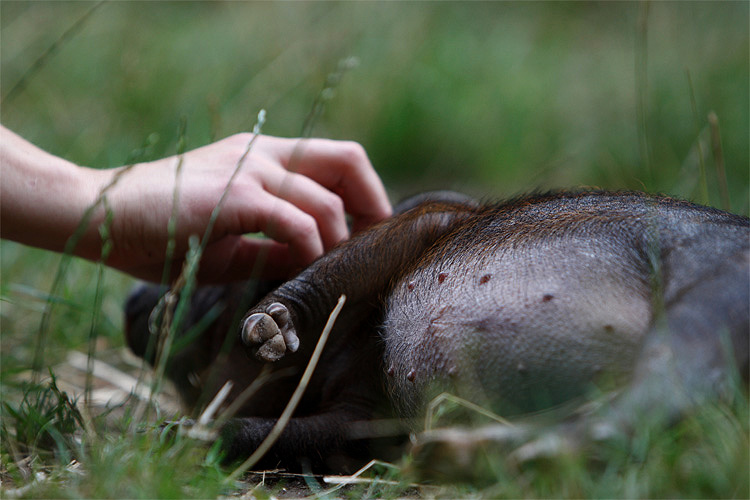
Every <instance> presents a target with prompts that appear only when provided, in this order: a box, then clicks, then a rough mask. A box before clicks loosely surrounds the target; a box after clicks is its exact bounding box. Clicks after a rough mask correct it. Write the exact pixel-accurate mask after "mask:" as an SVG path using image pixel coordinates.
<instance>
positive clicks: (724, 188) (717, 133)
mask: <svg viewBox="0 0 750 500" xmlns="http://www.w3.org/2000/svg"><path fill="white" fill-rule="evenodd" d="M708 126H709V127H710V128H711V150H712V151H713V156H714V168H716V178H717V180H718V182H719V197H720V198H721V208H723V209H724V210H726V211H731V210H732V203H731V200H730V199H729V187H728V184H727V172H726V170H725V169H724V148H722V146H721V130H720V129H719V117H718V116H716V113H715V112H713V111H711V112H710V113H709V114H708Z"/></svg>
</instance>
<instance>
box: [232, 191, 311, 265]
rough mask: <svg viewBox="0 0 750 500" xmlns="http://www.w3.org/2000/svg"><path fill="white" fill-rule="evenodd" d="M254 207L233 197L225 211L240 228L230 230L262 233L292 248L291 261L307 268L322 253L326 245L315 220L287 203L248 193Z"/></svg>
mask: <svg viewBox="0 0 750 500" xmlns="http://www.w3.org/2000/svg"><path fill="white" fill-rule="evenodd" d="M248 196H250V197H251V198H252V204H249V203H248V204H247V205H244V204H243V199H242V198H241V197H234V198H233V201H232V202H231V204H229V203H228V206H227V207H225V209H226V210H227V212H228V215H229V219H230V220H231V215H232V214H233V215H234V216H235V217H236V218H237V219H236V220H238V221H239V227H238V228H233V229H234V230H232V229H227V231H226V232H228V233H234V234H243V233H252V232H257V231H262V232H263V233H264V234H265V235H267V236H269V237H270V238H272V239H274V240H276V241H278V242H280V243H286V244H288V245H289V252H290V256H291V257H292V259H294V260H295V261H296V262H297V263H298V264H300V265H307V264H309V263H310V262H312V261H313V260H315V259H316V258H317V257H319V256H320V255H322V254H323V242H322V240H321V237H320V233H319V231H318V224H317V222H316V221H315V219H314V218H313V217H312V216H311V215H309V214H307V213H305V212H303V211H302V210H301V209H299V208H297V207H296V206H294V205H293V204H291V203H289V202H288V201H286V200H283V199H281V198H278V197H276V196H273V195H271V194H270V193H267V192H266V191H256V192H254V193H251V194H248Z"/></svg>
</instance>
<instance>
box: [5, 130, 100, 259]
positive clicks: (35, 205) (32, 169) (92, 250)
mask: <svg viewBox="0 0 750 500" xmlns="http://www.w3.org/2000/svg"><path fill="white" fill-rule="evenodd" d="M0 168H1V170H0V173H1V175H2V179H1V182H0V236H2V238H7V239H10V240H14V241H17V242H19V243H23V244H26V245H32V246H37V247H41V248H45V249H48V250H54V251H58V252H60V251H62V250H63V249H64V248H65V244H66V242H67V241H68V239H69V238H70V236H71V235H73V233H74V232H75V230H76V228H77V227H78V225H79V224H80V222H81V220H82V218H83V216H84V214H85V213H86V210H87V209H88V208H89V207H90V206H91V205H92V204H93V203H94V201H95V200H96V198H97V196H98V191H99V186H100V184H101V183H102V181H103V177H104V176H105V175H106V174H104V173H102V172H98V171H96V170H93V169H88V168H84V167H79V166H77V165H75V164H73V163H71V162H69V161H66V160H64V159H62V158H58V157H56V156H53V155H51V154H49V153H46V152H45V151H42V150H41V149H39V148H37V147H36V146H34V145H33V144H31V143H29V142H27V141H25V140H24V139H22V138H21V137H19V136H17V135H16V134H14V133H13V132H11V131H9V130H8V129H6V128H4V127H2V126H0ZM99 213H103V210H101V209H100V210H99V211H98V212H97V213H95V217H94V218H92V220H91V221H90V223H89V227H88V228H87V229H86V231H85V232H84V233H83V235H82V237H81V240H80V241H79V242H78V245H77V246H76V249H75V252H74V253H76V254H77V255H80V256H82V257H87V258H97V257H98V252H99V249H100V248H101V244H100V239H99V236H98V231H97V225H98V224H97V223H98V222H99V221H100V220H101V216H100V215H99Z"/></svg>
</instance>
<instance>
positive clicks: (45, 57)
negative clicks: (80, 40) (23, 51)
mask: <svg viewBox="0 0 750 500" xmlns="http://www.w3.org/2000/svg"><path fill="white" fill-rule="evenodd" d="M104 1H105V0H99V1H98V2H97V3H95V4H94V5H93V6H92V7H91V8H90V9H89V10H87V11H86V12H85V13H84V14H83V15H82V16H81V17H80V18H78V20H77V21H76V22H75V23H73V25H72V26H70V27H69V28H68V29H67V30H65V31H64V32H63V34H62V35H60V37H59V38H58V39H57V40H55V41H54V42H53V43H52V45H50V46H49V47H48V48H47V50H45V51H44V52H42V55H40V56H39V57H38V58H37V59H36V61H34V63H33V64H32V65H31V66H30V67H29V69H27V70H26V71H25V72H24V74H23V75H21V78H19V79H18V81H17V82H16V83H15V84H14V85H13V87H11V89H10V90H9V91H8V93H7V94H5V96H4V97H3V98H2V100H0V106H7V105H8V104H9V103H10V102H11V101H12V100H13V99H15V98H16V96H17V95H19V94H20V93H21V92H23V90H24V89H25V88H26V85H28V83H29V81H30V80H31V78H32V77H33V76H34V75H36V74H37V73H38V72H39V70H41V69H42V68H43V67H44V65H45V64H47V62H49V60H50V59H51V58H52V56H53V55H54V54H55V53H56V52H57V51H58V50H59V49H60V47H62V46H63V45H64V44H65V42H68V41H70V40H71V39H72V38H73V37H74V36H75V35H77V34H78V33H79V32H80V31H81V29H83V27H84V25H85V24H86V21H88V20H89V18H90V17H91V15H92V14H93V13H94V12H95V11H96V10H97V9H98V8H99V7H101V6H102V5H103V4H104Z"/></svg>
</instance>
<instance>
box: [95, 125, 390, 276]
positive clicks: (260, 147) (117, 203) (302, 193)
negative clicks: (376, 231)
mask: <svg viewBox="0 0 750 500" xmlns="http://www.w3.org/2000/svg"><path fill="white" fill-rule="evenodd" d="M251 138H252V135H251V134H237V135H233V136H231V137H228V138H226V139H224V140H221V141H219V142H216V143H213V144H210V145H208V146H204V147H202V148H199V149H196V150H193V151H190V152H188V153H185V154H184V156H183V158H182V167H181V168H182V171H181V173H180V174H179V176H178V178H177V181H178V184H177V186H178V193H179V194H178V196H179V197H178V217H177V223H176V230H175V235H174V237H175V244H176V247H175V261H174V265H173V267H172V269H171V274H172V276H175V275H176V274H178V273H179V270H180V265H181V263H182V260H183V258H184V256H185V253H186V251H187V249H188V239H189V237H190V236H191V235H198V236H199V237H203V233H204V232H205V230H206V227H207V225H208V222H209V219H210V217H211V213H212V211H213V210H214V207H216V205H217V203H218V202H219V200H220V199H221V196H222V194H223V193H224V191H225V189H226V188H227V184H228V182H229V179H230V177H231V176H232V173H233V172H234V170H235V168H236V167H237V164H238V161H239V160H240V158H241V156H242V154H243V153H244V151H245V150H246V148H247V146H248V143H249V142H250V140H251ZM177 165H178V160H177V158H176V157H171V158H165V159H162V160H157V161H154V162H150V163H144V164H138V165H135V166H134V167H131V168H130V170H129V171H128V172H124V173H123V175H122V176H121V177H120V178H119V179H118V181H117V182H116V184H115V185H114V186H113V187H112V188H111V189H110V190H109V191H108V193H107V200H108V204H109V207H110V208H111V210H112V213H113V220H112V223H111V228H110V237H111V242H112V251H111V253H110V255H109V257H108V260H107V264H108V265H110V266H112V267H115V268H118V269H120V270H122V271H125V272H127V273H129V274H132V275H134V276H136V277H140V278H143V279H147V280H151V281H158V280H159V279H160V278H161V276H162V273H163V268H164V265H165V255H166V248H167V243H168V238H169V235H168V231H167V225H168V222H169V219H170V217H171V214H172V205H173V200H174V196H175V193H176V190H175V179H176V171H177ZM122 168H127V167H122ZM119 170H121V169H112V170H104V171H99V173H98V175H97V177H98V178H99V179H98V185H99V186H100V187H102V186H104V185H106V184H107V183H109V182H111V180H112V178H113V176H114V175H116V174H117V173H118V171H119ZM345 212H346V213H349V214H350V215H351V217H352V228H353V230H354V231H357V230H360V229H362V228H364V227H366V226H367V225H369V224H372V223H373V222H376V221H378V220H380V219H383V218H385V217H387V216H389V215H390V213H391V207H390V204H389V202H388V199H387V197H386V194H385V189H384V188H383V185H382V183H381V181H380V179H379V178H378V176H377V174H376V173H375V170H374V169H373V168H372V166H371V164H370V162H369V160H368V159H367V155H366V153H365V152H364V149H362V147H361V146H360V145H358V144H356V143H353V142H340V141H331V140H324V139H309V140H302V141H300V140H297V139H281V138H276V137H269V136H258V137H257V139H256V140H255V142H254V143H253V145H252V148H251V149H250V152H249V154H248V156H247V157H246V158H245V160H244V162H243V165H242V166H241V168H240V171H239V173H238V175H237V176H236V178H235V179H234V180H233V182H232V184H231V186H230V187H229V189H228V192H227V195H226V199H225V201H224V204H223V206H222V208H221V210H220V212H219V215H218V217H217V219H216V222H215V225H214V227H213V230H212V232H211V234H210V236H209V241H208V244H207V246H206V249H205V252H204V254H203V256H202V259H201V263H200V268H199V273H198V277H199V279H200V280H201V281H203V282H225V281H231V280H239V279H245V278H248V277H250V275H251V273H252V272H253V267H254V263H255V261H256V259H258V258H259V256H261V255H263V254H264V253H265V252H267V254H265V258H266V263H265V264H264V265H263V268H262V269H263V275H264V276H267V277H272V276H275V277H284V276H286V275H288V274H289V273H290V272H291V271H292V270H293V269H294V268H298V267H301V266H305V265H307V264H309V263H310V262H311V261H312V260H314V259H315V258H317V257H318V256H320V255H321V254H322V253H323V252H324V251H325V250H327V249H329V248H331V247H332V246H333V245H335V244H336V243H338V242H339V241H342V240H344V239H346V238H348V236H349V230H348V228H347V224H346V219H345ZM100 217H103V215H100ZM256 232H262V233H264V234H266V235H267V236H269V237H270V238H272V239H261V238H251V237H247V236H243V235H246V234H247V233H256Z"/></svg>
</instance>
